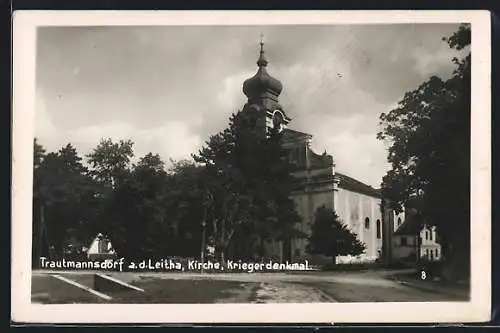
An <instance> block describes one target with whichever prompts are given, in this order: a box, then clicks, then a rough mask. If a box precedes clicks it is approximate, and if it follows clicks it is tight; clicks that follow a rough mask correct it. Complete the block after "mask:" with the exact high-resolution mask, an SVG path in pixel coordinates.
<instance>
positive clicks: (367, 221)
mask: <svg viewBox="0 0 500 333" xmlns="http://www.w3.org/2000/svg"><path fill="white" fill-rule="evenodd" d="M365 229H370V219H369V218H368V217H367V218H366V219H365Z"/></svg>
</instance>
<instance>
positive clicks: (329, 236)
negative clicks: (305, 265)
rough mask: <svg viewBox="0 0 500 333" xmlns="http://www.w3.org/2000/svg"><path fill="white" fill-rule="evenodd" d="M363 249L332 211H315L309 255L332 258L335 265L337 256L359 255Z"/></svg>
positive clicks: (363, 245)
mask: <svg viewBox="0 0 500 333" xmlns="http://www.w3.org/2000/svg"><path fill="white" fill-rule="evenodd" d="M365 248H366V247H365V244H363V243H362V242H360V241H359V240H358V238H357V237H356V235H355V234H354V233H352V232H351V231H350V230H349V228H347V226H346V225H345V224H344V223H343V222H342V221H341V220H340V218H339V216H338V215H337V214H336V213H335V212H334V211H332V210H331V209H328V208H326V207H325V206H321V207H319V208H318V209H317V210H316V213H315V218H314V222H313V224H312V226H311V236H310V237H309V244H308V251H309V253H311V254H322V255H325V256H329V257H332V263H333V265H335V264H336V263H337V260H336V258H337V256H342V255H354V256H356V255H360V254H362V253H363V252H364V251H365Z"/></svg>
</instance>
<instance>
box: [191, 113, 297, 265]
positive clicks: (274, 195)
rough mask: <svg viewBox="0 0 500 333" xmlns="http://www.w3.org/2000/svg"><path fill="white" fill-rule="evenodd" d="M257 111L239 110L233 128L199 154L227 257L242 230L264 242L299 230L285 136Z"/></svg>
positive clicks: (216, 234)
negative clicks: (266, 128)
mask: <svg viewBox="0 0 500 333" xmlns="http://www.w3.org/2000/svg"><path fill="white" fill-rule="evenodd" d="M252 111H253V110H251V109H250V108H248V107H247V106H245V108H244V109H243V110H242V111H239V112H238V113H236V114H233V115H232V116H231V118H230V122H229V126H228V128H226V129H225V130H224V131H222V132H220V133H219V134H217V135H214V136H212V137H210V139H209V140H208V142H207V143H206V145H205V147H203V148H202V149H201V150H200V152H199V153H198V154H197V155H194V156H193V157H194V159H195V161H196V162H198V163H200V164H202V165H204V166H205V177H204V179H205V180H206V182H205V188H206V195H205V196H206V198H207V200H206V201H205V202H206V207H207V210H208V212H207V217H208V219H209V220H210V222H211V223H209V225H210V226H211V230H210V231H211V232H212V235H213V238H214V239H215V243H216V249H217V252H218V253H219V254H220V255H222V256H224V253H225V252H226V251H227V249H228V247H229V245H230V243H231V241H232V239H233V236H234V235H235V234H236V233H237V231H238V230H241V229H242V228H244V229H245V230H246V231H247V232H249V234H246V237H252V236H256V238H258V239H260V240H262V241H264V240H265V239H274V240H283V239H287V238H289V237H293V236H297V235H298V234H299V233H298V232H297V231H296V230H295V229H294V226H295V223H296V222H298V221H299V215H298V214H297V213H296V211H295V206H294V203H293V201H292V199H291V198H290V193H291V187H290V186H289V185H290V183H289V182H288V180H289V177H291V176H290V173H289V172H290V170H291V169H289V168H287V166H288V165H287V163H288V161H287V159H286V158H285V156H286V155H287V152H286V151H285V150H284V149H283V148H282V145H281V141H280V140H281V134H280V133H278V132H277V131H272V132H271V133H270V135H269V136H266V135H265V133H264V132H263V129H262V128H259V127H258V126H257V123H258V121H257V117H258V115H257V114H256V113H255V112H252Z"/></svg>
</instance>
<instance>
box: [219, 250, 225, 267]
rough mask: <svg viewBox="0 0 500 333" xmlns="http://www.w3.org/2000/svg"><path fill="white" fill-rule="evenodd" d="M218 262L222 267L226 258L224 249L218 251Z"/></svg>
mask: <svg viewBox="0 0 500 333" xmlns="http://www.w3.org/2000/svg"><path fill="white" fill-rule="evenodd" d="M220 261H221V264H222V265H223V266H224V265H225V264H226V256H225V249H224V248H222V249H221V251H220Z"/></svg>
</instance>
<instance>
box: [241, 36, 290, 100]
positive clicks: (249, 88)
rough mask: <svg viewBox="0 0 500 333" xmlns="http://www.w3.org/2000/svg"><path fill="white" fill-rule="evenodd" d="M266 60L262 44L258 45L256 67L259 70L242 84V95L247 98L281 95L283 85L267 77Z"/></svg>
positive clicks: (269, 76)
mask: <svg viewBox="0 0 500 333" xmlns="http://www.w3.org/2000/svg"><path fill="white" fill-rule="evenodd" d="M267 63H268V62H267V59H266V57H265V55H264V43H263V42H261V43H260V56H259V59H258V60H257V66H259V69H258V70H257V73H256V74H255V75H254V76H252V77H251V78H249V79H247V80H245V82H243V93H244V94H245V95H246V96H247V97H248V98H249V99H251V98H255V97H260V96H261V95H263V94H265V93H267V92H270V93H272V94H273V95H275V96H278V95H279V94H281V91H282V90H283V84H282V83H281V82H280V81H279V80H277V79H275V78H274V77H272V76H271V75H269V73H268V72H267V70H266V67H267Z"/></svg>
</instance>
